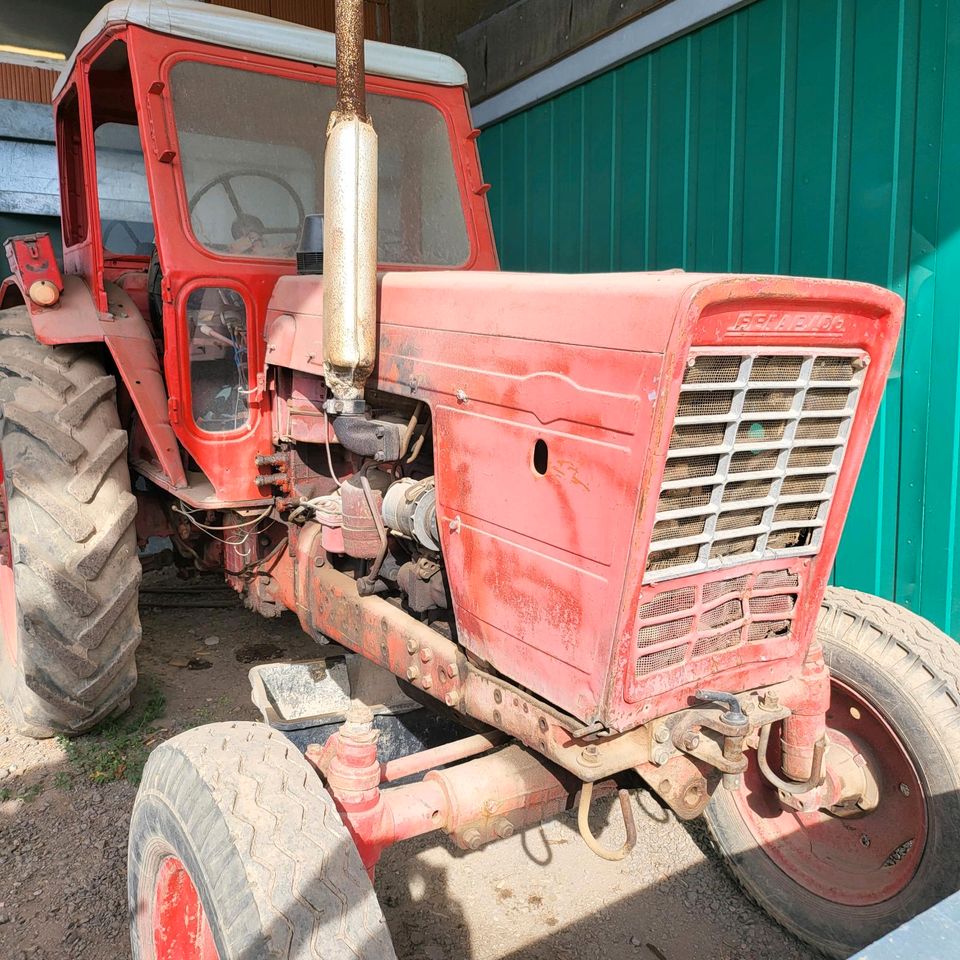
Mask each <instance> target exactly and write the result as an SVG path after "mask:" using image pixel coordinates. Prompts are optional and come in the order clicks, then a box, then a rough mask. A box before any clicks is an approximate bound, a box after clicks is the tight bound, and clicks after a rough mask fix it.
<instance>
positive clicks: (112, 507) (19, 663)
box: [0, 307, 141, 737]
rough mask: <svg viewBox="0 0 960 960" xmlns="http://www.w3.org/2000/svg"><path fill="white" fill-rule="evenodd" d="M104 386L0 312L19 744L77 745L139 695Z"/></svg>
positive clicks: (117, 454) (4, 671)
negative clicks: (57, 740) (53, 741)
mask: <svg viewBox="0 0 960 960" xmlns="http://www.w3.org/2000/svg"><path fill="white" fill-rule="evenodd" d="M115 393H116V381H115V380H114V378H113V377H111V376H108V375H107V373H106V371H105V370H104V368H103V365H102V364H101V363H100V361H99V360H98V359H97V357H96V355H95V354H94V353H93V352H92V351H91V349H90V348H87V347H79V346H58V347H51V346H47V345H45V344H41V343H38V342H37V341H36V340H35V339H33V335H32V327H31V324H30V319H29V316H28V315H27V312H26V308H25V307H13V308H10V309H8V310H3V311H0V438H2V439H0V453H2V455H0V514H2V518H0V519H2V520H3V521H5V522H0V696H2V698H3V701H4V703H5V704H6V707H7V710H8V711H9V713H10V715H11V718H12V720H13V724H14V726H15V727H16V729H17V730H18V732H20V733H22V734H25V735H27V736H33V737H49V736H53V735H54V734H67V735H73V734H77V733H82V732H83V731H84V730H88V729H89V728H90V727H92V726H94V725H95V724H96V723H98V722H99V721H100V720H102V719H104V718H105V717H107V716H109V715H111V714H112V713H115V712H117V711H118V710H122V709H123V708H124V707H125V706H126V705H127V704H128V703H129V697H130V693H131V692H132V690H133V688H134V686H135V685H136V682H137V669H136V663H135V661H134V653H135V651H136V648H137V645H138V644H139V643H140V634H141V632H140V616H139V613H138V610H137V594H138V588H139V583H140V562H139V560H138V558H137V542H136V534H135V531H134V520H135V517H136V512H137V501H136V498H135V497H134V496H133V494H132V493H131V491H130V471H129V469H128V467H127V461H126V450H127V435H126V433H125V431H123V430H122V429H121V428H120V422H119V418H118V415H117V408H116V399H115Z"/></svg>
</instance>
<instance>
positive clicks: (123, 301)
mask: <svg viewBox="0 0 960 960" xmlns="http://www.w3.org/2000/svg"><path fill="white" fill-rule="evenodd" d="M39 236H40V237H42V238H43V239H45V240H46V241H47V245H49V237H46V235H45V234H41V235H39ZM27 240H29V241H33V242H32V244H27V243H25V242H24V241H27ZM6 249H7V256H8V259H9V260H10V266H11V269H12V270H13V276H11V277H8V278H7V279H6V280H4V281H3V284H2V285H0V305H2V307H3V308H7V307H13V306H19V305H25V306H26V307H27V309H28V311H29V315H30V321H31V323H32V324H33V332H34V336H35V337H36V338H37V340H38V341H39V342H40V343H46V344H50V345H51V346H55V345H58V344H69V343H103V344H105V345H106V347H107V349H108V350H109V351H110V355H111V356H112V357H113V360H114V363H115V364H116V365H117V370H118V371H119V372H120V377H121V379H122V380H123V383H124V386H126V388H127V392H128V393H129V394H130V398H131V399H132V400H133V405H134V407H135V408H136V410H137V414H138V416H139V418H140V424H141V426H142V428H143V431H144V433H145V434H146V439H147V440H148V441H149V444H148V445H146V444H144V445H141V449H136V450H135V449H133V446H132V444H131V452H130V456H131V462H132V463H133V465H134V467H135V468H136V469H137V470H139V471H140V472H143V473H145V474H146V475H147V476H149V477H150V479H152V480H155V481H156V482H157V483H159V484H160V485H161V486H163V487H167V488H168V489H170V490H178V489H182V488H183V487H186V485H187V478H186V474H185V473H184V469H183V462H182V460H181V458H180V447H179V444H178V442H177V437H176V434H175V433H174V431H173V427H172V426H171V425H170V418H169V406H168V398H167V388H166V386H165V384H164V382H163V375H162V374H161V372H160V361H159V358H158V357H157V348H156V345H155V343H154V340H153V336H152V335H151V333H150V328H149V327H148V326H147V323H146V321H145V320H144V319H143V316H142V315H141V313H140V311H139V310H138V309H137V307H136V306H135V305H134V303H133V301H132V300H131V299H130V297H129V296H128V295H127V294H126V293H125V292H124V291H123V290H122V289H121V288H120V287H118V286H117V285H116V284H112V283H107V284H105V285H104V286H105V288H106V293H107V302H108V308H109V312H107V313H100V312H99V311H98V310H97V308H96V304H95V303H94V299H93V297H92V295H91V294H90V290H89V289H88V288H87V285H86V284H85V283H84V282H83V280H82V279H81V278H80V277H75V276H70V275H67V276H65V277H61V276H60V271H59V269H58V268H57V265H56V261H55V260H50V261H48V263H47V267H46V268H45V272H44V276H43V279H49V280H50V281H51V282H52V283H55V285H56V286H57V287H58V288H59V289H60V290H61V296H60V300H59V302H57V303H56V304H54V305H53V306H52V307H41V306H38V305H37V304H35V303H34V302H33V301H31V300H30V297H29V296H28V295H27V291H28V290H29V286H27V287H26V288H25V287H24V281H25V278H30V280H31V282H33V280H35V279H37V277H36V275H35V274H36V271H35V270H33V271H31V270H30V269H29V268H28V265H27V264H26V263H25V262H24V261H23V259H22V256H23V255H27V256H32V254H31V250H34V251H39V252H40V253H41V255H42V251H43V244H42V242H41V243H38V242H37V238H33V237H31V238H25V237H15V238H13V239H12V240H10V241H8V242H7V244H6ZM21 250H22V251H23V254H21ZM51 252H52V248H51ZM51 264H52V267H51ZM53 271H55V272H56V276H55V278H54V276H53ZM31 274H34V275H33V276H31ZM146 447H150V448H152V450H150V449H144V448H146ZM151 460H155V461H156V463H155V464H151V463H150V462H149V461H151Z"/></svg>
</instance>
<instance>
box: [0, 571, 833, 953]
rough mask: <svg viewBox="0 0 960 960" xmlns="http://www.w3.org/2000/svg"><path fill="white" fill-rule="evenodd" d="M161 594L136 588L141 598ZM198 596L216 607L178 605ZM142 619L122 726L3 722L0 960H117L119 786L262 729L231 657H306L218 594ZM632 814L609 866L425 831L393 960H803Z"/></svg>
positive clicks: (696, 835)
mask: <svg viewBox="0 0 960 960" xmlns="http://www.w3.org/2000/svg"><path fill="white" fill-rule="evenodd" d="M171 582H172V581H168V580H160V579H158V578H157V577H153V578H148V581H147V589H148V590H151V591H160V590H163V589H165V584H169V583H171ZM151 584H152V586H151ZM198 599H202V600H204V601H207V602H217V603H221V602H222V603H224V604H228V606H222V607H215V608H212V609H210V608H195V607H183V606H181V605H180V604H183V603H195V602H197V600H198ZM167 604H172V605H171V606H167ZM141 616H142V620H143V645H142V647H141V648H140V653H139V664H140V673H141V683H140V686H139V688H138V692H137V695H136V697H135V699H134V703H133V707H132V709H131V711H130V713H128V714H127V715H126V716H125V717H124V718H121V720H119V721H116V722H114V723H113V724H112V725H110V726H108V728H107V729H106V731H100V732H98V733H96V734H94V735H90V736H86V737H82V738H79V739H78V740H75V741H72V742H71V743H70V744H65V743H63V742H58V741H56V740H48V741H44V742H33V741H30V740H27V739H25V738H22V737H19V736H16V735H14V734H12V732H11V729H10V725H9V722H8V720H7V717H6V715H5V714H4V713H3V712H2V708H0V958H3V960H19V958H34V960H68V958H71V960H72V958H96V960H114V958H124V957H128V956H129V945H128V938H127V918H126V843H127V824H128V820H129V815H130V809H131V805H132V803H133V799H134V796H135V793H136V787H135V786H134V785H133V783H131V782H130V781H131V780H135V779H136V774H137V770H138V769H139V767H140V766H141V765H142V762H143V759H144V758H145V756H146V754H147V752H148V751H149V749H150V748H151V747H152V746H154V745H155V744H156V743H159V742H160V741H161V740H163V739H164V738H166V737H169V736H172V735H174V734H175V733H178V732H180V731H182V730H185V729H188V728H190V727H193V726H196V725H198V724H202V723H208V722H211V721H214V720H230V719H245V720H254V719H258V718H259V715H258V713H257V711H256V710H255V708H254V707H253V706H252V704H251V703H250V699H249V686H248V683H247V676H246V673H247V670H248V669H249V664H248V663H243V662H239V660H243V659H249V657H251V656H253V657H257V656H260V657H267V658H270V657H272V658H275V659H301V658H307V657H314V656H317V653H318V649H319V648H318V647H317V645H316V644H314V643H313V642H312V641H311V640H309V639H308V638H307V637H306V636H304V635H303V634H302V633H301V632H300V629H299V626H298V624H297V623H296V621H295V619H294V618H293V617H292V616H290V617H289V618H287V617H286V616H285V617H284V618H283V619H281V620H275V621H266V620H263V619H261V618H259V617H257V616H255V615H254V614H251V613H248V612H247V611H245V610H242V609H240V608H239V607H238V606H237V605H236V603H235V602H234V601H233V600H232V599H231V598H230V597H229V594H227V593H225V592H216V593H210V592H206V593H204V594H202V595H200V594H197V595H193V594H181V595H170V594H164V593H161V592H150V593H146V592H145V593H144V595H143V596H142V598H141ZM210 640H214V641H216V642H212V643H208V642H205V641H210ZM264 645H265V646H264ZM271 647H272V648H273V649H269V648H271ZM251 648H252V649H251ZM238 653H239V655H240V658H239V660H238ZM245 654H246V655H245ZM207 664H208V665H209V666H207ZM197 668H199V669H197ZM611 802H612V801H609V800H608V801H604V802H598V804H597V806H598V808H599V809H598V814H597V815H598V820H597V824H596V827H597V828H600V827H601V826H602V825H603V824H604V822H605V821H609V823H607V824H606V826H603V829H602V830H601V831H600V834H601V837H602V839H603V840H604V842H606V843H608V844H610V845H614V844H618V843H619V842H621V841H622V829H623V828H622V825H621V824H619V823H618V821H619V810H617V811H616V812H614V810H613V809H612V808H611V806H610V804H611ZM635 803H636V805H637V809H636V818H637V826H638V831H639V841H638V844H637V848H636V849H635V850H634V852H633V853H632V855H631V856H630V857H629V858H628V859H626V860H625V861H623V862H621V863H608V862H605V861H602V860H600V859H598V858H597V857H595V856H594V855H593V854H592V853H590V852H589V851H588V850H587V848H586V846H585V845H584V844H583V842H582V841H581V840H580V838H579V836H578V834H577V831H576V824H575V822H574V821H573V819H572V818H570V817H565V818H563V819H560V820H556V821H553V822H551V823H548V824H546V825H544V826H543V827H540V828H537V829H532V830H528V831H527V832H525V833H523V834H521V835H517V836H514V837H512V838H510V839H509V840H505V841H500V842H498V843H495V844H492V845H490V846H488V847H486V848H484V849H481V850H479V851H477V852H476V853H464V852H463V851H461V850H459V849H457V848H456V847H454V846H453V845H452V844H451V843H449V842H447V841H446V838H445V837H444V836H443V835H436V834H435V835H431V836H427V837H422V838H420V839H419V840H416V841H411V842H409V843H407V844H401V845H398V846H396V847H394V848H392V849H391V850H389V851H387V853H386V854H385V855H384V857H383V860H382V861H381V865H380V866H379V868H378V874H377V881H376V888H377V893H378V895H379V897H380V900H381V903H382V904H383V908H384V912H385V914H386V917H387V921H388V923H389V925H390V929H391V931H392V934H393V938H394V942H395V945H396V949H397V954H398V956H399V957H400V958H401V960H413V958H418V960H419V958H426V960H447V958H456V960H504V958H510V960H593V958H605V960H606V958H609V960H627V958H630V960H687V958H690V957H694V956H696V957H697V958H698V960H734V958H738V960H765V958H768V957H777V960H802V958H810V957H814V956H816V955H815V954H813V953H812V952H811V951H809V950H808V949H806V948H804V947H803V946H802V945H801V944H799V943H798V942H797V941H796V940H794V939H793V938H792V937H790V936H789V935H788V934H786V933H785V932H783V931H782V930H781V929H780V928H779V927H777V926H776V925H775V924H774V923H772V922H771V921H769V920H767V919H766V917H765V915H764V914H763V913H762V912H761V911H760V910H759V909H757V908H756V907H755V906H753V904H752V903H750V902H749V901H748V900H746V899H745V898H744V896H743V895H742V894H741V893H740V891H739V889H738V888H737V886H736V885H735V884H734V883H733V881H732V880H731V879H730V878H729V877H728V876H727V875H726V873H725V872H724V870H723V867H722V865H721V864H720V863H719V862H717V860H716V859H715V857H714V856H713V854H712V852H711V851H710V848H709V845H708V843H707V842H706V839H705V837H704V836H703V834H702V833H701V832H700V831H699V829H698V828H697V827H693V828H692V829H691V828H690V827H689V826H684V825H682V824H681V823H679V822H678V821H677V820H676V819H675V818H674V816H673V815H672V814H670V813H668V812H666V811H665V810H663V809H662V808H661V807H660V806H659V804H658V803H657V802H656V801H654V799H653V798H652V797H651V796H650V795H648V794H646V793H643V792H641V793H639V794H638V795H637V797H636V799H635ZM618 830H619V834H620V835H619V837H618Z"/></svg>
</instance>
